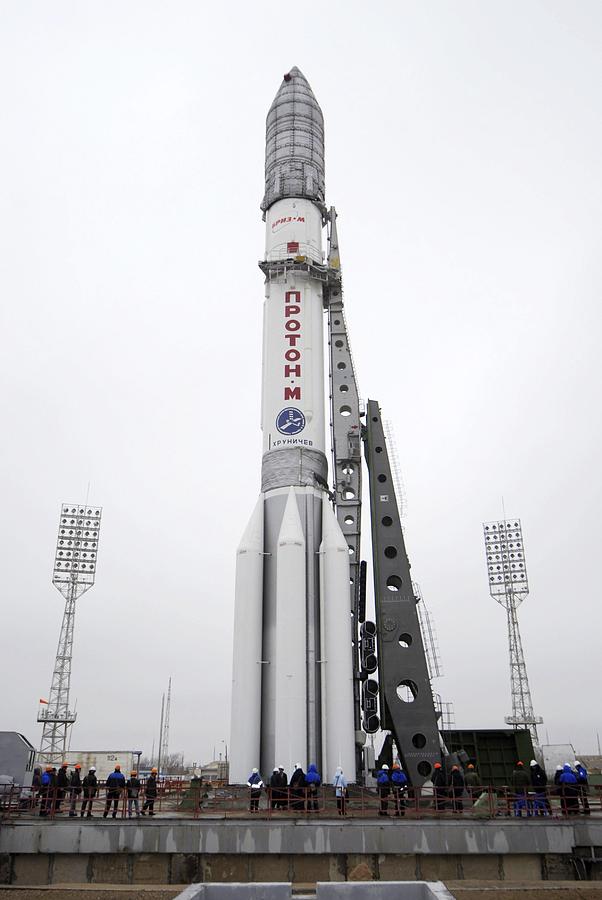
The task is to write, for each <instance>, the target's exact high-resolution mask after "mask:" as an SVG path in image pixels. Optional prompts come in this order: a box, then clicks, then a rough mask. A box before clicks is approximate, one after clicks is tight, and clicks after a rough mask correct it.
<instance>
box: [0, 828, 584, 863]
mask: <svg viewBox="0 0 602 900" xmlns="http://www.w3.org/2000/svg"><path fill="white" fill-rule="evenodd" d="M600 845H602V820H592V821H589V822H587V823H585V822H583V823H581V822H580V823H577V824H575V823H574V822H572V821H571V822H569V821H564V820H549V819H542V820H541V821H534V820H532V819H520V820H491V821H477V820H474V819H473V820H470V819H466V820H464V821H451V820H439V821H436V820H435V821H428V822H427V821H422V822H416V821H409V820H404V821H399V820H391V821H388V822H384V823H383V822H380V823H379V822H371V821H369V820H368V821H364V820H363V821H354V820H348V821H347V820H346V821H344V822H341V821H334V820H332V821H324V820H320V822H315V821H312V822H306V821H301V820H299V821H297V822H295V821H267V820H262V821H258V820H255V821H250V822H246V821H241V820H231V819H228V820H223V819H219V820H211V821H206V820H200V821H198V822H195V821H187V822H183V821H177V820H166V819H160V820H158V821H153V822H145V823H143V824H141V825H138V824H135V823H133V822H125V823H124V824H119V823H118V822H113V821H111V822H107V821H106V820H93V821H92V822H82V821H81V820H80V821H79V822H77V823H75V822H74V820H63V821H60V820H57V821H55V822H46V821H44V820H40V821H32V822H24V821H20V822H16V823H14V824H13V823H11V824H9V825H6V826H3V827H2V829H1V830H0V853H74V852H75V853H93V854H115V853H120V852H123V850H124V849H127V851H128V852H129V853H184V854H191V853H192V854H194V853H203V854H215V853H222V854H228V855H230V854H255V853H259V854H270V855H272V854H277V855H286V854H301V855H307V854H312V853H313V854H324V853H325V854H353V853H356V854H361V855H365V854H389V853H393V854H398V853H405V854H411V853H415V854H419V855H432V854H443V855H449V854H452V855H464V854H477V855H478V854H490V853H493V854H527V855H529V854H531V855H532V854H543V853H548V854H562V853H565V854H567V853H568V854H570V853H571V852H572V848H573V847H575V846H600Z"/></svg>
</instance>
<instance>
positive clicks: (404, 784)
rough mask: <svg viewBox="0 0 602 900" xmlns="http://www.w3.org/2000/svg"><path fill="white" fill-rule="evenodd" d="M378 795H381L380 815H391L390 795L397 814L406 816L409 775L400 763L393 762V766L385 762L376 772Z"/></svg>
mask: <svg viewBox="0 0 602 900" xmlns="http://www.w3.org/2000/svg"><path fill="white" fill-rule="evenodd" d="M376 784H377V785H378V796H379V797H380V809H379V811H378V814H379V816H388V815H389V797H391V796H392V798H393V808H394V810H395V815H396V816H404V815H405V811H406V801H405V797H406V792H407V789H408V784H409V782H408V776H407V775H406V773H405V772H404V771H403V769H402V768H401V766H400V765H399V763H397V762H396V763H393V768H392V769H389V766H388V765H387V764H386V763H385V764H384V765H383V766H382V767H381V768H380V769H379V770H378V772H377V773H376Z"/></svg>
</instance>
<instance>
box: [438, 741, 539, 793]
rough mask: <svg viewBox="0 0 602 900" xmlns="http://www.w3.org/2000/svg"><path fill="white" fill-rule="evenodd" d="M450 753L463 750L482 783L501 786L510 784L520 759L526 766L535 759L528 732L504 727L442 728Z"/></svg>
mask: <svg viewBox="0 0 602 900" xmlns="http://www.w3.org/2000/svg"><path fill="white" fill-rule="evenodd" d="M441 735H442V737H443V740H444V742H445V745H446V747H447V749H448V750H449V752H450V753H458V752H459V751H460V750H464V751H465V752H466V753H467V754H468V757H469V760H468V761H469V762H471V763H473V764H474V766H475V768H476V770H477V772H478V773H479V775H480V778H481V783H482V784H485V785H492V786H496V787H502V786H503V785H510V784H512V772H513V771H514V769H515V768H516V763H517V762H518V761H519V759H520V760H521V761H522V762H523V764H524V766H525V768H526V769H528V768H529V763H530V762H531V760H532V759H533V758H534V756H533V742H532V740H531V732H530V731H528V730H524V731H518V730H516V729H514V728H504V729H500V730H499V731H495V730H482V731H481V730H479V731H442V732H441Z"/></svg>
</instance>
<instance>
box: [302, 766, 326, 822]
mask: <svg viewBox="0 0 602 900" xmlns="http://www.w3.org/2000/svg"><path fill="white" fill-rule="evenodd" d="M305 781H306V784H307V811H308V812H318V808H319V804H318V789H319V787H320V785H321V784H322V779H321V778H320V773H319V772H318V770H317V768H316V766H315V765H314V763H311V765H310V766H309V767H308V769H307V775H306V776H305Z"/></svg>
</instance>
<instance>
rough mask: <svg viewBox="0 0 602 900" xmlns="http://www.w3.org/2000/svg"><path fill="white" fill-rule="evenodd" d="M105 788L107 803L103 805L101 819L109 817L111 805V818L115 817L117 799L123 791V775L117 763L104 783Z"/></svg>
mask: <svg viewBox="0 0 602 900" xmlns="http://www.w3.org/2000/svg"><path fill="white" fill-rule="evenodd" d="M106 788H107V802H106V803H105V811H104V812H103V814H102V815H103V818H105V819H106V817H107V816H108V815H109V810H110V809H111V803H112V804H113V818H114V819H115V818H116V817H117V806H118V804H119V797H120V795H121V793H122V791H123V790H124V789H125V775H124V774H123V772H122V771H121V766H120V765H119V763H116V764H115V770H114V771H113V772H111V774H110V775H109V777H108V778H107V782H106Z"/></svg>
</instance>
